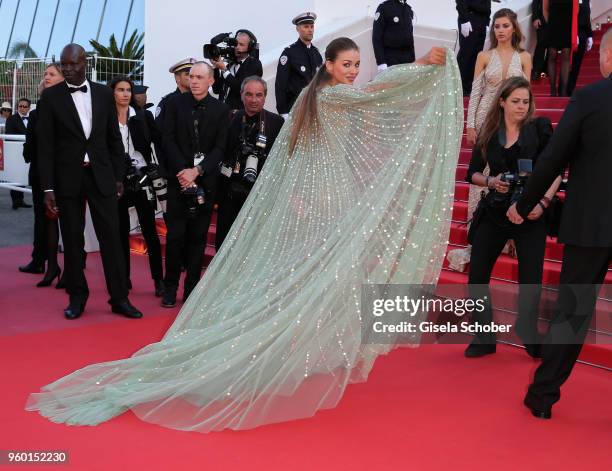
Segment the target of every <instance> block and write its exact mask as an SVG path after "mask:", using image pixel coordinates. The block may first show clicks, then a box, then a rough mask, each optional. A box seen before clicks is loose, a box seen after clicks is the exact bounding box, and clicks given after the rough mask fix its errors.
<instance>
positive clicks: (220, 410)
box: [26, 38, 463, 432]
mask: <svg viewBox="0 0 612 471" xmlns="http://www.w3.org/2000/svg"><path fill="white" fill-rule="evenodd" d="M419 62H420V64H407V65H400V66H394V67H390V68H389V69H388V70H386V71H384V72H382V73H381V74H379V75H378V76H377V77H376V79H375V80H373V81H372V82H371V83H369V84H368V85H366V86H364V87H354V86H352V82H353V80H354V79H355V78H356V76H357V74H358V71H359V52H358V48H357V45H356V44H355V43H354V42H353V41H352V40H350V39H348V38H338V39H336V40H334V41H332V42H331V43H330V45H329V46H328V48H327V50H326V61H325V64H324V66H323V67H322V68H321V69H320V70H319V71H318V72H317V74H316V76H315V78H314V79H313V82H312V84H311V85H310V87H308V88H307V89H305V90H304V91H303V93H302V95H301V97H300V98H299V100H298V102H297V103H296V105H295V106H294V109H293V111H292V113H291V115H290V117H289V120H288V121H287V122H286V123H285V125H284V127H283V129H282V130H281V132H280V134H279V136H278V138H277V140H276V143H275V145H274V147H273V149H272V150H271V152H270V155H269V156H268V158H267V161H266V167H265V168H264V170H263V172H262V174H261V175H260V177H259V178H258V179H257V181H256V183H255V185H254V187H253V189H252V191H251V193H250V195H249V197H248V199H247V201H246V203H245V205H244V207H243V208H242V210H241V212H240V214H239V216H238V218H237V219H236V221H235V223H234V225H233V226H232V228H231V230H230V232H229V234H228V237H227V238H226V240H225V242H224V244H223V246H222V248H221V250H220V251H219V253H218V254H217V255H216V256H215V258H214V260H213V262H212V264H211V265H210V267H209V268H208V270H207V272H206V274H205V276H204V277H203V278H202V280H201V281H200V283H199V284H198V285H197V287H196V288H195V289H194V291H193V292H192V293H191V295H190V296H189V299H188V300H187V302H186V303H185V304H184V306H183V308H182V310H181V312H180V313H179V315H178V317H177V319H176V320H175V322H174V324H173V325H172V326H171V327H170V329H169V330H168V331H167V332H166V334H165V335H164V337H163V338H162V340H160V341H159V342H157V343H153V344H151V345H148V346H146V347H144V348H143V349H141V350H139V351H138V352H136V353H135V354H134V355H133V356H132V357H130V358H127V359H122V360H117V361H109V362H105V363H100V364H95V365H90V366H87V367H85V368H83V369H81V370H78V371H76V372H74V373H72V374H70V375H68V376H66V377H64V378H61V379H59V380H57V381H55V382H54V383H52V384H49V385H47V386H45V387H44V388H43V389H42V392H41V393H37V394H32V395H31V396H30V398H29V400H28V403H27V406H26V408H27V409H28V410H36V411H39V412H40V413H41V414H42V415H43V416H45V417H48V418H49V419H50V420H52V421H55V422H60V423H66V424H71V425H95V424H99V423H101V422H103V421H106V420H109V419H110V418H112V417H114V416H116V415H119V414H121V413H123V412H125V411H127V410H131V411H133V412H134V413H135V414H136V415H137V416H138V417H139V418H141V419H142V420H144V421H148V422H152V423H156V424H160V425H163V426H165V427H170V428H175V429H180V430H189V431H198V432H209V431H213V430H222V429H227V428H229V429H248V428H252V427H256V426H259V425H262V424H268V423H274V422H279V421H286V420H292V419H297V418H303V417H310V416H312V415H313V414H314V413H315V412H316V411H317V410H319V409H323V408H331V407H334V406H335V405H336V404H337V402H338V401H339V400H340V398H341V397H342V394H343V392H344V389H345V388H346V385H347V384H348V383H349V382H356V381H365V380H366V379H367V376H368V373H369V371H370V369H371V368H372V366H373V363H374V360H375V359H376V357H377V356H378V355H380V354H384V353H387V352H388V351H389V350H391V349H392V348H393V347H394V346H395V345H396V344H397V341H396V340H397V339H395V338H394V337H389V339H388V340H389V341H388V342H387V343H386V344H385V345H381V344H376V343H374V342H370V341H369V340H368V331H367V330H365V329H364V328H363V327H362V326H363V325H368V320H371V319H367V318H366V317H367V316H364V319H362V318H361V317H362V310H361V307H360V292H361V288H362V285H363V284H366V283H378V284H380V283H406V284H428V283H429V284H433V283H436V281H437V278H438V276H439V273H440V269H441V267H442V261H443V258H444V253H445V251H446V246H447V241H448V235H449V229H450V215H451V212H452V204H453V193H454V175H455V167H456V164H457V158H458V154H459V146H460V140H461V131H462V126H463V106H462V90H461V80H460V76H459V71H458V67H457V64H456V61H455V58H454V56H453V54H452V52H451V51H450V50H446V51H445V50H444V49H440V48H434V49H433V50H432V51H431V52H430V53H429V54H428V55H427V56H425V57H424V58H422V59H420V60H419ZM443 63H445V64H446V65H445V66H441V65H434V64H443ZM427 64H431V65H427ZM408 340H414V341H416V340H418V338H413V339H408Z"/></svg>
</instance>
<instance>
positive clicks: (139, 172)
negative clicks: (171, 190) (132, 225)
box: [124, 154, 157, 208]
mask: <svg viewBox="0 0 612 471" xmlns="http://www.w3.org/2000/svg"><path fill="white" fill-rule="evenodd" d="M124 159H125V165H126V171H125V191H126V192H131V193H138V192H140V191H144V192H145V194H146V195H147V201H149V203H150V204H151V206H153V207H154V208H155V207H156V206H157V203H156V200H155V191H154V189H153V187H152V186H151V180H150V179H149V175H148V174H147V170H146V167H141V168H137V167H136V166H135V165H134V162H133V161H132V159H131V157H130V156H129V155H128V154H124Z"/></svg>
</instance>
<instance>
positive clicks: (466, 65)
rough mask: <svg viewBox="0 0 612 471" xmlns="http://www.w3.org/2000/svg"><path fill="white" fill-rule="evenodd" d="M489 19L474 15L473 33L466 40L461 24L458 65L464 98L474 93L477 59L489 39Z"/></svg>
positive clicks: (471, 21) (472, 20) (472, 21)
mask: <svg viewBox="0 0 612 471" xmlns="http://www.w3.org/2000/svg"><path fill="white" fill-rule="evenodd" d="M486 20H487V19H486V18H484V17H479V16H476V15H472V18H470V23H472V32H471V33H470V35H469V36H468V37H467V38H466V37H464V36H463V35H462V34H461V24H459V54H457V63H458V64H459V72H460V73H461V85H462V87H463V96H469V95H470V93H471V92H472V82H473V81H474V69H475V68H476V57H477V56H478V53H479V52H480V51H482V48H483V47H484V43H485V39H486V38H487V21H486Z"/></svg>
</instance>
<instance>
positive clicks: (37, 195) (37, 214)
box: [30, 181, 57, 265]
mask: <svg viewBox="0 0 612 471" xmlns="http://www.w3.org/2000/svg"><path fill="white" fill-rule="evenodd" d="M30 184H31V186H32V204H33V205H34V244H33V247H32V261H33V262H34V263H35V264H36V265H43V264H44V263H45V261H47V259H48V253H47V252H48V250H47V247H48V243H47V234H48V232H47V224H57V222H55V221H51V220H49V219H48V218H47V217H46V216H45V204H44V198H45V193H44V191H43V190H42V188H41V187H40V185H39V183H38V182H37V181H31V183H30Z"/></svg>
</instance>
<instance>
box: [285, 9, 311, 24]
mask: <svg viewBox="0 0 612 471" xmlns="http://www.w3.org/2000/svg"><path fill="white" fill-rule="evenodd" d="M316 19H317V14H316V13H314V12H312V11H307V12H306V13H300V14H299V15H298V16H296V17H295V18H293V20H291V22H292V23H293V24H294V25H296V26H299V25H305V24H313V23H314V22H315V20H316Z"/></svg>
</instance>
